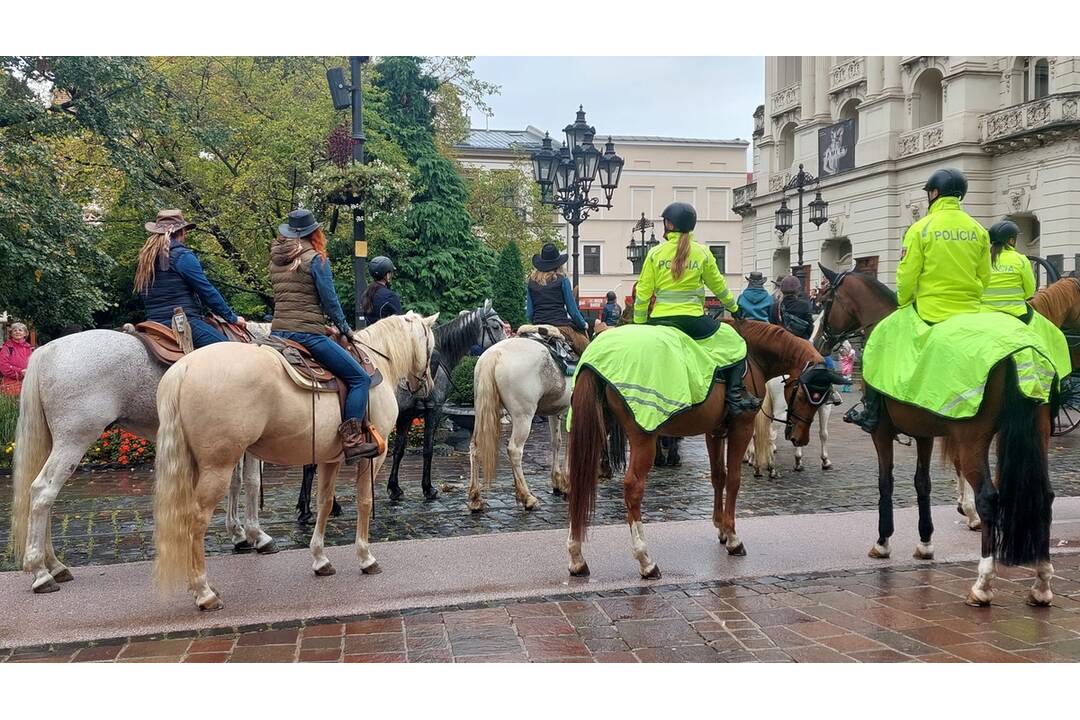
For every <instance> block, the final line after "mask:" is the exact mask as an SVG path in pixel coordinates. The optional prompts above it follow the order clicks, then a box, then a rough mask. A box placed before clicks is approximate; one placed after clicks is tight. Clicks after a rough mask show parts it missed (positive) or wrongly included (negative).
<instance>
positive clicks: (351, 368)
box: [271, 330, 371, 420]
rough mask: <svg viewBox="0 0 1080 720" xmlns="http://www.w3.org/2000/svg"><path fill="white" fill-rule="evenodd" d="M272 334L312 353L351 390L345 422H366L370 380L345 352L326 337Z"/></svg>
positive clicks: (292, 333) (298, 333) (299, 333)
mask: <svg viewBox="0 0 1080 720" xmlns="http://www.w3.org/2000/svg"><path fill="white" fill-rule="evenodd" d="M271 334H272V335H277V336H279V337H283V338H285V339H286V340H292V341H293V342H298V343H300V344H301V345H303V346H304V347H306V348H307V349H308V350H310V351H311V354H312V356H314V358H315V359H316V360H318V361H319V362H320V363H322V365H323V366H324V367H325V368H326V369H327V370H329V371H330V372H332V373H334V375H336V376H337V377H338V378H340V379H341V381H342V382H343V383H345V386H346V387H348V388H349V394H348V395H347V396H346V397H345V417H344V418H343V419H344V420H363V419H364V415H365V414H366V413H367V404H368V389H369V388H370V387H371V376H370V375H368V374H367V373H366V372H364V368H362V367H361V366H360V363H358V362H357V361H356V360H355V359H354V358H353V356H352V355H350V354H349V353H348V351H346V350H345V348H343V347H341V346H340V345H338V344H337V343H336V342H334V341H333V340H331V339H330V338H329V337H327V336H326V335H316V334H315V333H303V332H288V331H287V330H274V331H273V332H272V333H271Z"/></svg>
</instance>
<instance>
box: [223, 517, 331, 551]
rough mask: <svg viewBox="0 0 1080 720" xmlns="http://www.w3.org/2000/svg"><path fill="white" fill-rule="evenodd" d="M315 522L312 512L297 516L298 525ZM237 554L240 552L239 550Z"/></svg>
mask: <svg viewBox="0 0 1080 720" xmlns="http://www.w3.org/2000/svg"><path fill="white" fill-rule="evenodd" d="M314 520H315V516H314V515H313V514H312V513H311V511H310V510H306V511H304V512H301V513H299V514H297V516H296V522H297V524H298V525H310V524H311V523H312V521H314ZM244 542H247V541H246V540H245V541H244ZM237 544H240V543H237ZM236 552H240V551H239V550H237V551H236Z"/></svg>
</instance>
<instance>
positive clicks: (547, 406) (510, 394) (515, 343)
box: [469, 325, 573, 512]
mask: <svg viewBox="0 0 1080 720" xmlns="http://www.w3.org/2000/svg"><path fill="white" fill-rule="evenodd" d="M534 328H535V326H530V325H525V326H522V327H521V328H519V332H522V331H526V332H527V331H529V330H532V329H534ZM549 332H552V333H558V330H555V328H549ZM473 388H474V390H473V393H474V396H475V400H474V405H475V410H476V422H475V426H474V428H473V432H472V440H470V441H469V469H470V474H469V509H470V510H472V511H473V512H479V511H480V510H482V509H483V508H484V504H485V503H484V500H483V498H482V497H481V495H480V472H481V470H482V471H483V473H484V484H485V485H486V486H487V487H491V484H492V482H494V480H495V470H496V468H497V466H498V442H499V429H500V421H499V418H500V410H501V409H502V408H505V409H506V411H507V412H508V413H509V414H510V420H511V423H512V425H511V430H510V442H509V443H508V445H507V449H506V451H507V455H508V456H509V458H510V466H511V468H512V470H513V473H514V494H515V495H516V496H517V500H518V502H520V503H521V504H522V505H524V506H525V509H526V510H532V509H534V508H535V507H536V506H537V505H538V504H539V501H538V500H537V499H536V496H535V495H533V494H532V492H531V491H530V490H529V486H528V485H527V484H526V483H525V473H524V472H522V469H521V456H522V452H523V450H524V448H525V441H526V440H528V439H529V432H530V431H531V430H532V422H533V417H534V416H536V415H542V416H544V417H546V418H547V421H548V430H549V431H550V432H551V486H552V489H553V490H554V491H555V493H563V494H566V493H567V492H569V490H570V486H569V483H568V481H567V477H568V472H567V467H566V462H567V458H566V456H565V454H563V453H562V444H563V442H562V441H563V432H564V431H563V422H564V420H565V419H566V410H567V408H569V407H570V392H571V390H572V389H573V388H572V386H571V381H570V378H568V377H567V376H566V374H565V373H563V371H562V370H561V369H560V368H559V367H558V365H556V364H555V361H554V360H553V359H552V358H551V354H550V353H549V352H548V349H547V348H546V347H544V346H543V345H541V344H540V343H539V342H537V341H535V340H529V339H526V338H507V339H506V340H503V341H501V342H498V343H495V344H494V345H492V346H491V348H490V349H488V350H486V351H485V352H484V354H483V355H481V356H480V359H479V360H477V361H476V368H475V369H474V370H473ZM560 456H561V459H560Z"/></svg>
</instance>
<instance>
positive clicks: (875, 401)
mask: <svg viewBox="0 0 1080 720" xmlns="http://www.w3.org/2000/svg"><path fill="white" fill-rule="evenodd" d="M880 417H881V395H880V394H879V393H878V391H877V390H875V389H874V388H872V387H870V386H869V385H867V386H866V391H865V393H864V394H863V399H862V409H861V410H860V409H859V406H858V405H856V406H855V407H853V408H851V409H850V410H848V411H847V412H846V413H845V414H844V422H846V423H853V424H855V425H858V426H859V427H861V428H862V429H863V430H865V431H866V432H868V433H872V432H874V430H875V429H877V426H878V420H879V419H880Z"/></svg>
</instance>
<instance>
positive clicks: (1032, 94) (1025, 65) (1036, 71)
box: [1011, 57, 1050, 104]
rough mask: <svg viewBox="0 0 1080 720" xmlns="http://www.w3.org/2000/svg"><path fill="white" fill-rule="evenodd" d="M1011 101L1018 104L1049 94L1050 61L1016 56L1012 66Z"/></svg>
mask: <svg viewBox="0 0 1080 720" xmlns="http://www.w3.org/2000/svg"><path fill="white" fill-rule="evenodd" d="M1011 74H1012V78H1011V80H1012V102H1013V104H1020V103H1024V102H1028V101H1030V100H1038V99H1039V98H1044V97H1046V96H1047V95H1049V94H1050V61H1049V60H1047V59H1046V58H1044V57H1042V58H1035V57H1018V58H1016V61H1015V62H1014V63H1013V67H1012V71H1011Z"/></svg>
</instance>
